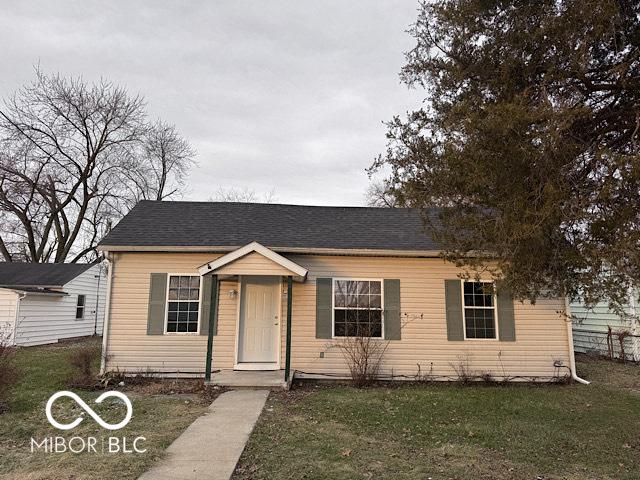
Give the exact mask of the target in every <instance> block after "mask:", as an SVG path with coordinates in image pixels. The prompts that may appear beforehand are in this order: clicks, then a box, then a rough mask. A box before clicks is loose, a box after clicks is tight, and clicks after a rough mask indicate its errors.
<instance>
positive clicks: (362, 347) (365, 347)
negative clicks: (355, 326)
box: [336, 328, 389, 388]
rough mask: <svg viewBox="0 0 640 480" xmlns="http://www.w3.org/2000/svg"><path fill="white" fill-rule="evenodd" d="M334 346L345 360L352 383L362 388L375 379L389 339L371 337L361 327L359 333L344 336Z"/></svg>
mask: <svg viewBox="0 0 640 480" xmlns="http://www.w3.org/2000/svg"><path fill="white" fill-rule="evenodd" d="M336 346H337V347H338V348H339V349H340V351H341V352H342V355H343V356H344V359H345V360H346V362H347V365H348V367H349V373H350V374H351V381H352V383H353V385H354V386H355V387H356V388H362V387H366V386H368V385H371V384H372V383H373V382H374V381H375V380H376V379H377V377H378V374H379V372H380V366H381V364H382V357H383V356H384V353H385V352H386V350H387V347H388V346H389V341H388V340H387V341H385V340H381V339H379V338H375V337H372V336H371V335H370V334H369V332H368V331H366V329H364V328H363V330H362V331H361V332H359V335H357V336H355V337H344V338H343V339H341V340H340V341H339V342H337V344H336Z"/></svg>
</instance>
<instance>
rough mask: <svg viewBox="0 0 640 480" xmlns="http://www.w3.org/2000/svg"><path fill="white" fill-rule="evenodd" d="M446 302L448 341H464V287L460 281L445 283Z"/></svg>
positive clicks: (447, 281)
mask: <svg viewBox="0 0 640 480" xmlns="http://www.w3.org/2000/svg"><path fill="white" fill-rule="evenodd" d="M444 302H445V306H446V310H447V311H446V317H447V340H449V341H452V342H454V341H455V342H457V341H462V340H464V320H463V319H462V287H461V286H460V280H459V279H455V280H445V281H444Z"/></svg>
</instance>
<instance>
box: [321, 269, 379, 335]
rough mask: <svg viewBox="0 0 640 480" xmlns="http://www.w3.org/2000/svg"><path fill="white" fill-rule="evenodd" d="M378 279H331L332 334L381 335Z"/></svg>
mask: <svg viewBox="0 0 640 480" xmlns="http://www.w3.org/2000/svg"><path fill="white" fill-rule="evenodd" d="M383 308H384V292H383V288H382V280H372V279H348V278H335V279H334V280H333V336H334V337H355V336H367V337H376V338H382V332H383V328H382V322H383V314H382V312H383Z"/></svg>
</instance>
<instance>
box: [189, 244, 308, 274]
mask: <svg viewBox="0 0 640 480" xmlns="http://www.w3.org/2000/svg"><path fill="white" fill-rule="evenodd" d="M198 271H199V272H200V275H205V274H207V273H221V274H227V275H243V274H246V273H247V272H250V273H251V274H261V273H262V272H264V273H262V274H264V275H285V276H286V275H292V276H296V277H299V278H302V279H303V278H305V277H306V276H307V269H306V268H304V267H301V266H300V265H298V264H297V263H295V262H292V261H291V260H289V259H288V258H285V257H283V256H282V255H280V254H278V253H276V252H274V251H272V250H269V249H268V248H266V247H265V246H263V245H260V244H259V243H258V242H251V243H250V244H248V245H245V246H244V247H242V248H239V249H237V250H234V251H233V252H230V253H228V254H226V255H223V256H222V257H220V258H217V259H216V260H213V261H211V262H207V263H205V264H204V265H202V266H201V267H199V268H198Z"/></svg>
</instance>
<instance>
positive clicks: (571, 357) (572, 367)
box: [564, 297, 591, 385]
mask: <svg viewBox="0 0 640 480" xmlns="http://www.w3.org/2000/svg"><path fill="white" fill-rule="evenodd" d="M564 309H565V314H566V316H567V318H566V320H565V322H566V324H567V337H568V338H569V368H570V370H571V378H572V379H573V380H575V381H576V382H578V383H582V384H583V385H589V384H590V383H591V382H589V381H587V380H585V379H584V378H580V377H579V376H578V374H577V373H576V357H575V354H574V352H573V321H572V320H571V307H570V306H569V299H568V298H567V297H564Z"/></svg>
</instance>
